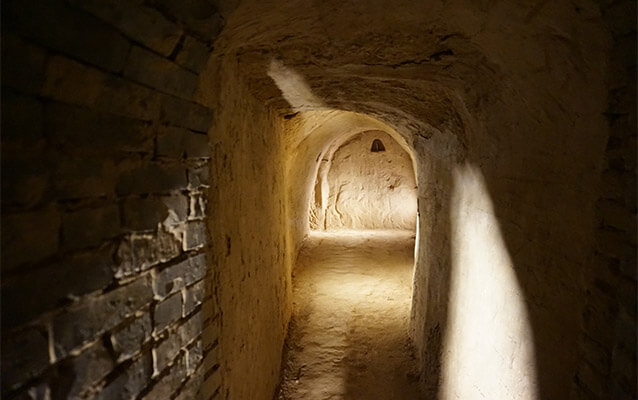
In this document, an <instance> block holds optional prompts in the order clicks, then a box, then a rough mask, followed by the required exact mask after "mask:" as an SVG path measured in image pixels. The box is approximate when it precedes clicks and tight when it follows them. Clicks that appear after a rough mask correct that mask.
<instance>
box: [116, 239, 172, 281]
mask: <svg viewBox="0 0 638 400" xmlns="http://www.w3.org/2000/svg"><path fill="white" fill-rule="evenodd" d="M181 246H182V242H181V239H180V238H179V237H176V236H175V235H173V234H172V233H170V232H167V231H165V230H164V229H160V230H159V231H158V232H157V233H156V234H133V235H130V236H128V237H127V238H125V239H124V240H122V242H121V243H120V246H119V248H118V251H117V260H118V267H117V271H116V273H115V276H116V277H117V278H121V277H124V276H129V275H132V274H135V273H138V272H140V271H144V270H145V269H147V268H149V267H151V266H153V265H157V264H159V263H161V262H166V261H170V260H172V259H173V258H175V257H177V256H178V255H179V253H180V250H181Z"/></svg>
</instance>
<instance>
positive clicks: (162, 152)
mask: <svg viewBox="0 0 638 400" xmlns="http://www.w3.org/2000/svg"><path fill="white" fill-rule="evenodd" d="M157 155H158V156H163V157H172V158H182V157H186V158H209V157H210V152H209V149H208V137H207V136H206V135H202V134H200V133H193V132H191V131H189V130H188V129H185V128H179V127H174V126H161V127H160V128H159V129H158V133H157Z"/></svg>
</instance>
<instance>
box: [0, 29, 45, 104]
mask: <svg viewBox="0 0 638 400" xmlns="http://www.w3.org/2000/svg"><path fill="white" fill-rule="evenodd" d="M2 57H3V58H4V59H5V62H3V63H2V85H3V86H6V87H11V88H14V89H18V90H20V91H22V92H25V93H30V94H36V95H37V94H39V93H40V90H41V89H42V84H43V82H44V70H45V63H46V58H47V53H46V51H45V50H44V49H42V48H41V47H39V46H35V45H33V44H31V43H28V42H26V41H24V40H23V39H20V38H19V37H17V36H15V35H12V34H7V33H5V32H3V34H2ZM6 60H11V61H10V62H7V61H6ZM3 107H4V104H3ZM4 115H5V116H6V115H7V114H6V110H5V113H4Z"/></svg>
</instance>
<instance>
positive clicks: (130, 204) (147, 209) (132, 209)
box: [122, 197, 169, 231]
mask: <svg viewBox="0 0 638 400" xmlns="http://www.w3.org/2000/svg"><path fill="white" fill-rule="evenodd" d="M122 210H123V212H122V214H123V216H124V221H123V226H124V227H125V228H127V229H130V230H133V231H143V230H155V229H157V227H158V225H160V224H161V223H162V222H163V221H164V220H165V219H166V218H167V217H168V215H169V212H168V208H167V207H166V205H165V204H164V202H162V200H161V199H160V198H157V197H148V198H145V199H139V198H133V199H127V200H125V201H124V202H123V203H122Z"/></svg>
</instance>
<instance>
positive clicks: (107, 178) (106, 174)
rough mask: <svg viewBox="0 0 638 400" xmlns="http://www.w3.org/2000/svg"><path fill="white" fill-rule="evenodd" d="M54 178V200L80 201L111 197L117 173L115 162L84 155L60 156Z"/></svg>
mask: <svg viewBox="0 0 638 400" xmlns="http://www.w3.org/2000/svg"><path fill="white" fill-rule="evenodd" d="M54 177H55V179H54V182H53V184H54V192H55V193H54V194H55V197H56V198H58V199H80V198H89V197H90V198H94V197H103V196H111V195H113V194H114V193H115V185H116V182H117V179H118V177H119V173H118V166H117V165H116V164H115V161H113V160H109V159H106V158H104V157H101V158H97V157H95V156H94V155H86V154H85V155H76V156H74V157H73V158H69V157H62V156H60V158H58V162H57V164H56V166H55V172H54Z"/></svg>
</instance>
